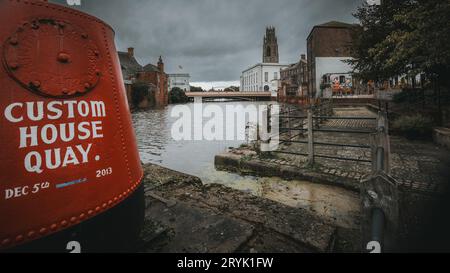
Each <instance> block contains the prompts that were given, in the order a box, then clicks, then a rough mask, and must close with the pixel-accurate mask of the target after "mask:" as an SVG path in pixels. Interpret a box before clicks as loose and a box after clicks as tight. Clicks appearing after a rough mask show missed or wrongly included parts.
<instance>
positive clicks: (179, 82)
mask: <svg viewBox="0 0 450 273" xmlns="http://www.w3.org/2000/svg"><path fill="white" fill-rule="evenodd" d="M168 76H169V83H168V84H169V91H170V90H172V88H175V87H178V88H180V89H181V90H183V91H184V92H190V91H191V86H190V78H191V76H190V75H189V74H187V73H178V74H169V75H168Z"/></svg>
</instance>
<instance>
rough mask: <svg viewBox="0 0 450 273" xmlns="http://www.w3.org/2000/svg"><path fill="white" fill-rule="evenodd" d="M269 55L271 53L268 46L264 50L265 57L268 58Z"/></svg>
mask: <svg viewBox="0 0 450 273" xmlns="http://www.w3.org/2000/svg"><path fill="white" fill-rule="evenodd" d="M270 53H271V52H270V46H268V47H267V49H266V56H267V57H270Z"/></svg>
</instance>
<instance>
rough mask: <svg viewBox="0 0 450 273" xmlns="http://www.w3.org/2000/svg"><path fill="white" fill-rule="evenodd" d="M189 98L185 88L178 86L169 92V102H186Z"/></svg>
mask: <svg viewBox="0 0 450 273" xmlns="http://www.w3.org/2000/svg"><path fill="white" fill-rule="evenodd" d="M188 101H189V98H188V97H187V96H186V94H185V93H184V91H183V90H181V89H180V88H178V87H174V88H172V90H170V92H169V103H186V102H188Z"/></svg>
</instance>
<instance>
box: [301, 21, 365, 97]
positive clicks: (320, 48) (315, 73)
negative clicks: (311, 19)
mask: <svg viewBox="0 0 450 273" xmlns="http://www.w3.org/2000/svg"><path fill="white" fill-rule="evenodd" d="M356 26H357V25H354V24H347V23H342V22H337V21H331V22H328V23H325V24H322V25H317V26H314V27H313V29H312V30H311V33H310V34H309V36H308V38H307V51H308V74H309V76H308V78H309V83H308V90H309V92H310V95H311V97H312V98H317V97H321V96H322V95H323V94H322V91H323V90H322V89H323V88H321V83H322V80H323V77H324V76H326V75H330V74H337V75H340V74H342V75H349V73H350V72H351V71H352V67H351V66H350V65H349V64H347V63H345V62H344V61H345V60H348V59H351V58H352V57H351V54H350V46H351V44H352V31H353V30H354V28H355V27H356ZM339 78H340V79H342V80H343V81H344V83H345V82H346V81H348V78H347V77H339Z"/></svg>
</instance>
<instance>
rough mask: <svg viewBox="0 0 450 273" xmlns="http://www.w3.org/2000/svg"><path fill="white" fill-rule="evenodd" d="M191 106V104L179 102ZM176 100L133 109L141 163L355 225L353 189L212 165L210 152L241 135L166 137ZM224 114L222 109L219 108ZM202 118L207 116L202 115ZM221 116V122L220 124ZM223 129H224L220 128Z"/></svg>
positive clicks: (231, 144)
mask: <svg viewBox="0 0 450 273" xmlns="http://www.w3.org/2000/svg"><path fill="white" fill-rule="evenodd" d="M269 103H271V102H211V103H203V109H205V108H206V107H208V106H219V107H220V109H222V110H223V111H225V109H226V107H227V105H228V106H234V107H235V106H239V105H240V106H242V107H247V106H249V105H255V106H257V107H258V106H261V105H265V104H269ZM186 106H187V107H188V108H189V110H190V111H191V112H192V113H193V112H194V104H193V103H190V104H185V105H183V107H186ZM175 107H180V106H176V105H169V106H168V107H166V108H164V109H155V110H148V111H141V112H136V113H133V115H132V118H133V124H134V128H135V131H136V136H137V140H138V148H139V154H140V157H141V161H142V162H144V163H154V164H157V165H160V166H164V167H166V168H169V169H172V170H176V171H179V172H183V173H187V174H190V175H194V176H197V177H199V178H200V179H201V180H202V181H203V183H205V184H210V183H217V184H223V185H226V186H228V187H231V188H234V189H238V190H242V191H245V192H249V193H251V194H254V195H257V196H260V197H264V198H268V199H271V200H273V201H277V202H280V203H283V204H285V205H288V206H291V207H294V208H297V207H301V208H305V209H308V210H310V211H312V213H314V214H317V215H319V216H321V217H323V218H325V219H327V220H328V221H331V222H334V223H336V224H337V225H339V226H343V227H349V228H355V227H356V226H357V225H358V215H359V197H358V195H357V194H355V193H352V192H349V191H346V190H343V189H340V188H337V187H332V186H324V185H318V184H313V183H310V182H308V181H285V180H282V179H280V178H258V177H253V176H241V175H239V174H235V173H228V172H223V171H217V170H216V169H215V168H214V157H215V155H217V154H219V153H223V152H225V151H226V150H227V149H228V148H229V147H239V145H241V144H243V143H246V140H245V139H243V140H232V141H230V140H223V141H208V140H181V141H177V140H175V139H174V138H173V137H172V127H173V125H174V123H176V122H177V120H178V118H177V117H172V116H171V113H172V111H174V110H176V108H175ZM224 116H225V114H224ZM203 120H204V124H205V123H207V121H208V120H211V118H204V119H203ZM227 122H229V121H227V120H224V122H223V124H224V125H223V126H224V127H226V123H227ZM224 130H225V129H224Z"/></svg>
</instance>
